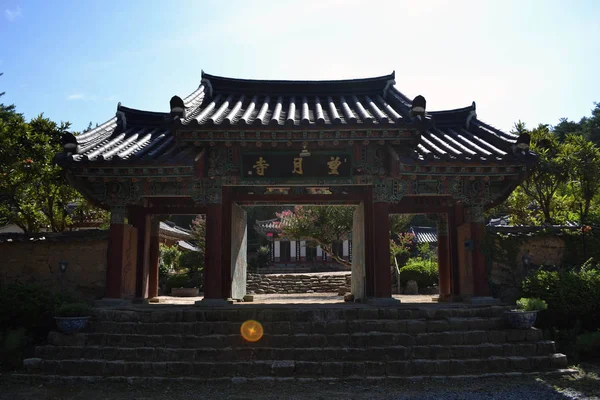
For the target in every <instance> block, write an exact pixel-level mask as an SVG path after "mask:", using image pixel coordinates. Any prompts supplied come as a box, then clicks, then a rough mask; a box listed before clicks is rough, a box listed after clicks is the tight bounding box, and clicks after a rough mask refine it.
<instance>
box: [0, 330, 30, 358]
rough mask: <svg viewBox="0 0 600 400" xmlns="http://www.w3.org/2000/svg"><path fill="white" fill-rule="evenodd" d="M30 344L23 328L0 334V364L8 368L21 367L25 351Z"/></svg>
mask: <svg viewBox="0 0 600 400" xmlns="http://www.w3.org/2000/svg"><path fill="white" fill-rule="evenodd" d="M30 343H31V338H30V337H29V335H28V334H27V331H26V330H25V328H18V329H9V330H7V331H6V332H5V333H4V334H2V333H0V350H1V351H0V363H1V364H2V365H3V366H6V367H8V368H18V367H21V366H22V365H23V358H24V353H25V349H26V347H27V346H28V345H30Z"/></svg>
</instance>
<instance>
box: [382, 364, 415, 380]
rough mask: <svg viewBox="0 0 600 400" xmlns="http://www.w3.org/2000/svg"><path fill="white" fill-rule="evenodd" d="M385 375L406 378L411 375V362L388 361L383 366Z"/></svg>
mask: <svg viewBox="0 0 600 400" xmlns="http://www.w3.org/2000/svg"><path fill="white" fill-rule="evenodd" d="M385 371H386V373H387V375H391V376H406V375H411V374H412V362H411V361H390V362H387V363H386V365H385Z"/></svg>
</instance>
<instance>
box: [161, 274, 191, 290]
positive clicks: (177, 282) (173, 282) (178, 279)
mask: <svg viewBox="0 0 600 400" xmlns="http://www.w3.org/2000/svg"><path fill="white" fill-rule="evenodd" d="M167 286H168V288H169V290H170V289H173V288H193V287H196V285H195V282H193V281H192V280H191V279H190V277H189V275H188V274H177V275H171V276H169V279H167Z"/></svg>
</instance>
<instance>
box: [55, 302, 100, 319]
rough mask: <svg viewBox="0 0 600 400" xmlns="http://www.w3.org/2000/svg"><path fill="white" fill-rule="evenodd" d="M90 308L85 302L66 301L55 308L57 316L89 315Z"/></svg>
mask: <svg viewBox="0 0 600 400" xmlns="http://www.w3.org/2000/svg"><path fill="white" fill-rule="evenodd" d="M91 313H92V308H91V307H90V306H89V305H88V304H86V303H67V304H63V305H62V306H60V307H58V308H57V309H56V313H55V316H57V317H89V316H90V315H91Z"/></svg>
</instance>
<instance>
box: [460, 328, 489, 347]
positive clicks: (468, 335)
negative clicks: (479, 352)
mask: <svg viewBox="0 0 600 400" xmlns="http://www.w3.org/2000/svg"><path fill="white" fill-rule="evenodd" d="M487 341H488V335H487V332H486V331H470V332H464V333H463V342H464V344H480V343H486V342H487Z"/></svg>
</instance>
